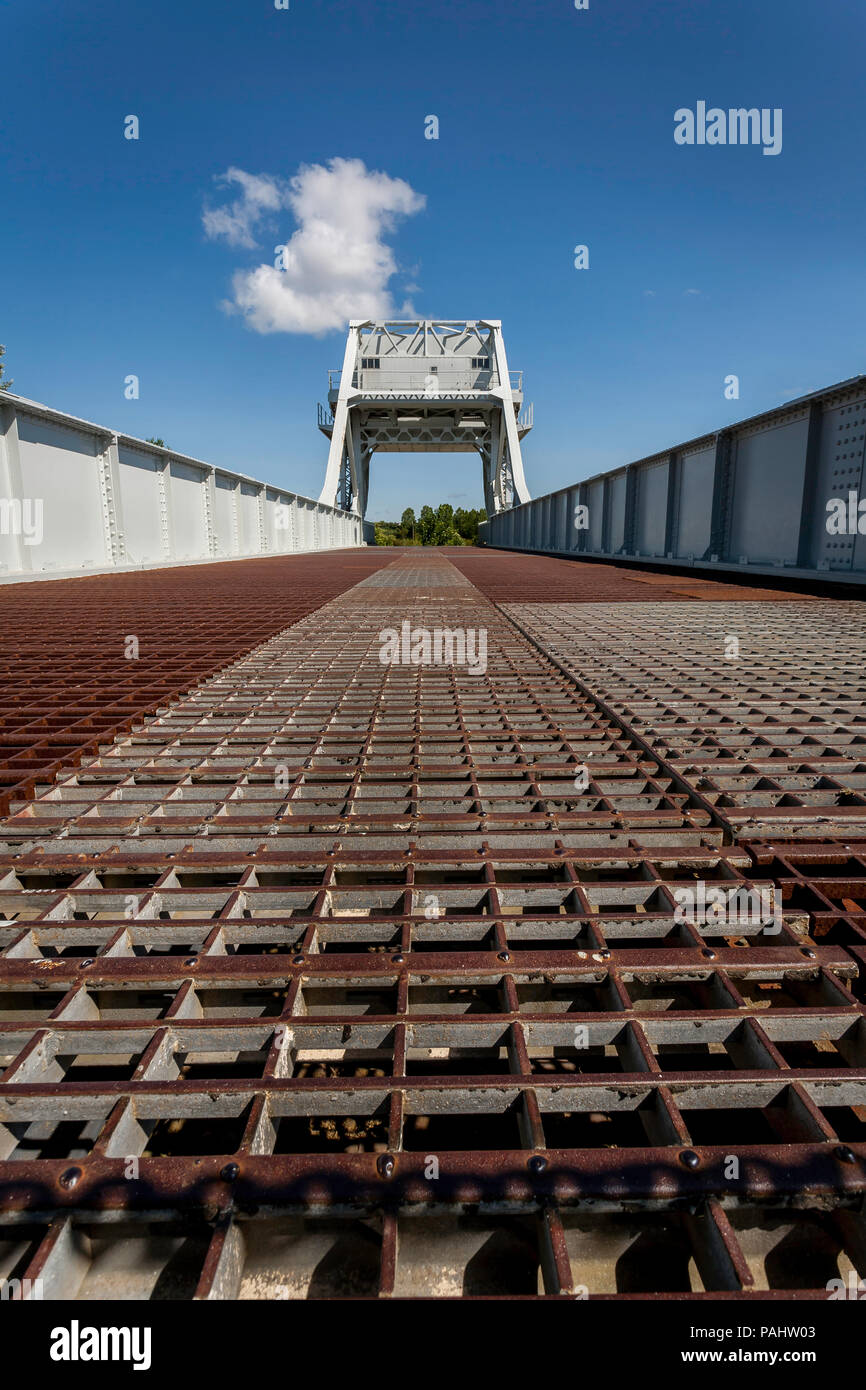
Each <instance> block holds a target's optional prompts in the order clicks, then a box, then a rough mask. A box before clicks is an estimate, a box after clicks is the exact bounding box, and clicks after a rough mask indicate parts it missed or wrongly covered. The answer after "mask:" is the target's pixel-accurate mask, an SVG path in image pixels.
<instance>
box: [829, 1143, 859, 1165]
mask: <svg viewBox="0 0 866 1390" xmlns="http://www.w3.org/2000/svg"><path fill="white" fill-rule="evenodd" d="M833 1152H834V1154H835V1155H836V1157H837V1158H838V1160H839V1162H840V1163H856V1162H857V1155H856V1154H855V1153H854V1152H853V1150H852V1149H849V1148H848V1145H847V1144H840V1145H839V1147H838V1148H837V1149H834V1150H833Z"/></svg>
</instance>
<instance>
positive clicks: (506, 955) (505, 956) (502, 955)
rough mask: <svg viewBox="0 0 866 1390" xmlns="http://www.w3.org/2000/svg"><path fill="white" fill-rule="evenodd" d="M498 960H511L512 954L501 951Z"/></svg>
mask: <svg viewBox="0 0 866 1390" xmlns="http://www.w3.org/2000/svg"><path fill="white" fill-rule="evenodd" d="M496 959H497V960H511V954H510V952H508V951H499V952H498V954H497V956H496Z"/></svg>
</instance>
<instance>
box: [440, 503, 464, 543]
mask: <svg viewBox="0 0 866 1390" xmlns="http://www.w3.org/2000/svg"><path fill="white" fill-rule="evenodd" d="M453 535H454V508H453V507H452V506H451V504H450V502H440V504H439V506H438V507H437V509H436V522H435V525H434V527H433V544H434V545H452V544H453V542H452V536H453ZM457 544H458V545H459V544H460V542H459V540H458V542H457Z"/></svg>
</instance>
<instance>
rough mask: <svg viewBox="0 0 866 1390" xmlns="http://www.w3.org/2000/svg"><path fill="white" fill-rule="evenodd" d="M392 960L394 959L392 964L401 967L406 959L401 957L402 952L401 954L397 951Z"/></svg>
mask: <svg viewBox="0 0 866 1390" xmlns="http://www.w3.org/2000/svg"><path fill="white" fill-rule="evenodd" d="M393 959H394V964H395V965H402V964H403V962H404V960H405V959H406V957H405V956H404V955H403V952H402V951H398V952H397V954H396V956H394V958H393Z"/></svg>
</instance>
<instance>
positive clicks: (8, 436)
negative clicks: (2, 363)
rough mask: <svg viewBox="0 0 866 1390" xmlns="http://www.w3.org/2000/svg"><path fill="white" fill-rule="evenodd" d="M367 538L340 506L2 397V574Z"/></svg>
mask: <svg viewBox="0 0 866 1390" xmlns="http://www.w3.org/2000/svg"><path fill="white" fill-rule="evenodd" d="M363 544H364V537H363V531H362V525H361V519H360V517H358V516H355V515H353V514H351V513H350V512H348V511H345V510H344V509H342V508H340V507H332V506H328V505H327V503H324V502H317V501H314V500H313V499H312V498H310V497H302V496H300V495H299V494H298V493H295V492H289V491H287V490H286V489H285V488H280V487H275V486H271V485H269V484H267V483H262V482H258V481H257V480H256V479H254V478H250V477H248V476H246V475H245V474H243V473H235V472H232V471H231V470H230V469H226V468H219V467H216V466H214V465H212V464H209V463H203V462H202V461H201V460H200V459H196V458H191V457H189V456H188V455H186V454H178V453H176V452H175V451H174V450H173V449H165V448H162V447H160V446H159V445H156V444H151V443H149V442H147V441H145V440H141V439H136V438H134V437H133V436H132V435H128V434H122V433H119V432H117V431H114V430H111V429H108V428H106V427H104V426H101V425H94V424H91V423H90V422H89V421H87V420H80V419H78V418H76V417H75V416H72V415H66V414H64V413H63V412H61V411H58V410H53V409H51V408H50V407H49V406H45V405H41V404H39V403H38V402H36V401H29V400H26V399H25V398H24V397H22V396H16V395H13V394H12V393H11V392H4V393H3V394H2V395H0V582H9V581H12V580H15V581H18V580H22V579H49V578H62V577H69V576H70V575H75V574H84V573H89V574H92V573H99V572H104V571H112V570H128V569H152V568H156V567H159V566H163V565H183V564H201V563H202V562H208V561H216V560H235V559H243V558H247V559H248V558H250V557H252V556H257V555H287V554H295V553H298V552H301V551H316V550H339V549H344V548H346V547H349V546H358V545H363Z"/></svg>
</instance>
